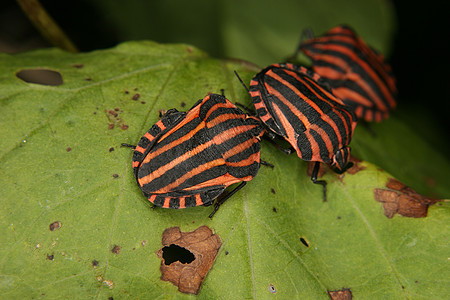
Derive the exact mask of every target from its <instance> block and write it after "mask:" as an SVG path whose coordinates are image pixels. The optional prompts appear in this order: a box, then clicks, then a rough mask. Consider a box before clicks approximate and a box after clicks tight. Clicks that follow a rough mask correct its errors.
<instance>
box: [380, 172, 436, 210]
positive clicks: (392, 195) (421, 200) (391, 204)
mask: <svg viewBox="0 0 450 300" xmlns="http://www.w3.org/2000/svg"><path fill="white" fill-rule="evenodd" d="M386 188H387V189H379V188H376V189H374V191H373V193H374V196H375V200H377V201H378V202H381V203H382V204H383V208H384V215H385V216H386V217H388V218H389V219H390V218H392V217H394V215H395V214H400V215H402V216H405V217H411V218H423V217H426V216H427V213H428V206H430V205H432V204H435V203H436V202H438V201H439V200H435V199H430V198H427V197H424V196H422V195H420V194H419V193H417V192H416V191H415V190H413V189H412V188H410V187H409V186H407V185H405V184H404V183H401V182H400V181H398V180H397V179H393V178H389V180H388V182H387V183H386Z"/></svg>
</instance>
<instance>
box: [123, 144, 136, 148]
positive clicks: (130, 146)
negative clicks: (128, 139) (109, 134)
mask: <svg viewBox="0 0 450 300" xmlns="http://www.w3.org/2000/svg"><path fill="white" fill-rule="evenodd" d="M120 147H129V148H133V149H135V148H136V146H134V145H130V144H126V143H122V144H120Z"/></svg>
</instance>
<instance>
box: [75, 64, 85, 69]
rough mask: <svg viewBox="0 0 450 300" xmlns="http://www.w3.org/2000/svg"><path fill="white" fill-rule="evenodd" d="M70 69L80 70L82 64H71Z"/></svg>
mask: <svg viewBox="0 0 450 300" xmlns="http://www.w3.org/2000/svg"><path fill="white" fill-rule="evenodd" d="M72 67H74V68H77V69H81V68H83V67H84V65H83V64H73V65H72Z"/></svg>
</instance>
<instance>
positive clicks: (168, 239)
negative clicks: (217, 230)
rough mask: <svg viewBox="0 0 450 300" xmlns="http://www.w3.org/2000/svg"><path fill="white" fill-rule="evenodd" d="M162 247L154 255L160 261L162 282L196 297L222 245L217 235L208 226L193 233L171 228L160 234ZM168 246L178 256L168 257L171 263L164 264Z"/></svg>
mask: <svg viewBox="0 0 450 300" xmlns="http://www.w3.org/2000/svg"><path fill="white" fill-rule="evenodd" d="M162 245H163V247H162V248H161V249H159V250H158V251H157V252H156V255H158V257H159V258H160V259H161V267H160V270H161V280H165V281H169V282H171V283H172V284H173V285H175V286H177V287H178V290H179V291H180V292H182V293H189V294H197V293H198V291H199V289H200V286H201V284H202V282H203V279H204V278H205V276H206V274H207V273H208V271H209V270H210V269H211V266H212V264H213V263H214V259H215V258H216V255H217V252H218V250H219V248H220V246H221V245H222V242H221V240H220V238H219V236H218V235H217V234H213V232H212V231H211V229H210V228H209V227H207V226H201V227H199V228H197V229H196V230H194V231H192V232H181V231H180V228H178V227H171V228H167V229H166V230H165V231H164V232H163V235H162ZM172 245H173V246H172ZM168 247H173V249H176V250H177V251H179V252H178V255H180V257H178V258H177V257H175V258H174V257H172V258H170V261H171V263H168V262H169V261H166V259H167V260H168V258H167V254H165V253H164V251H167V249H168ZM176 247H178V248H176ZM183 262H184V263H183Z"/></svg>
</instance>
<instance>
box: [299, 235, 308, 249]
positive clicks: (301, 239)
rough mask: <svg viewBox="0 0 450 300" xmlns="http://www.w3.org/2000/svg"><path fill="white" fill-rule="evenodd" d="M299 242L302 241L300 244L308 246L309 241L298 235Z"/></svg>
mask: <svg viewBox="0 0 450 300" xmlns="http://www.w3.org/2000/svg"><path fill="white" fill-rule="evenodd" d="M300 242H302V244H303V245H305V246H306V247H309V243H308V241H307V240H306V239H305V238H304V237H300Z"/></svg>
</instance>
